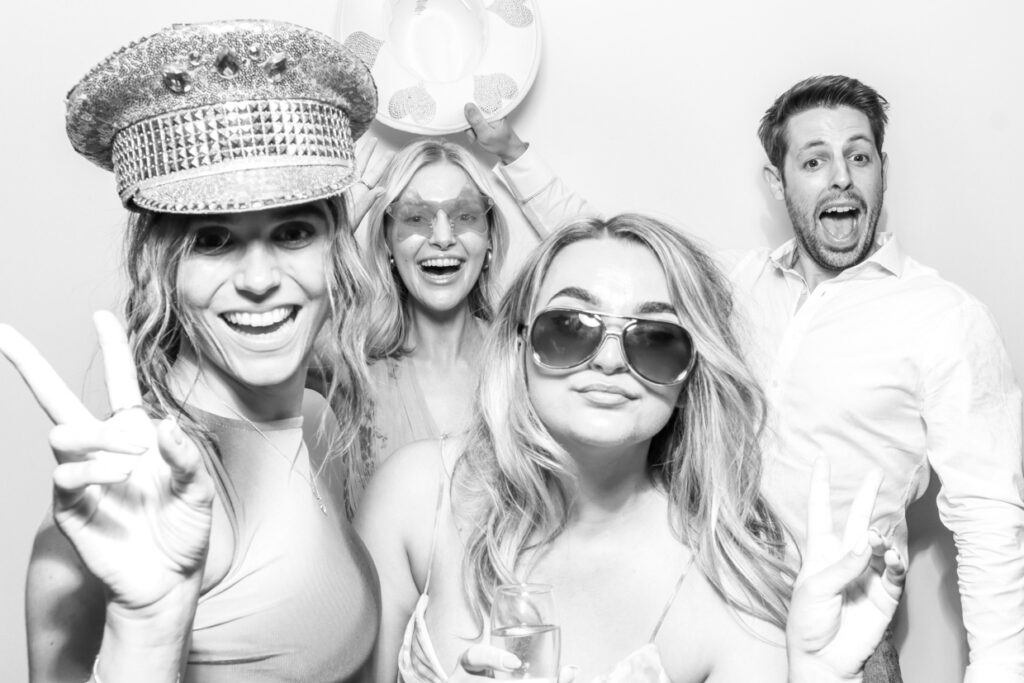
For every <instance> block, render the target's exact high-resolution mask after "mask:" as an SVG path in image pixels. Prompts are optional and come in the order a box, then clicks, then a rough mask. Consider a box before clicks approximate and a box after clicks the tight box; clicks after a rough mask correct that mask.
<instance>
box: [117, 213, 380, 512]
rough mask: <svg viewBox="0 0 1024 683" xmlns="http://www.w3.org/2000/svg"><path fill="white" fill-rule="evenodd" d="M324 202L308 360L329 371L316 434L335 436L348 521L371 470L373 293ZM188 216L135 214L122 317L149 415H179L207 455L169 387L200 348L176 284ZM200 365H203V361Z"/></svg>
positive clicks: (341, 224)
mask: <svg viewBox="0 0 1024 683" xmlns="http://www.w3.org/2000/svg"><path fill="white" fill-rule="evenodd" d="M321 201H322V202H323V203H324V204H325V206H326V207H327V209H328V215H330V216H331V217H332V219H333V221H332V222H333V226H332V230H331V244H330V249H329V250H328V252H327V256H326V258H325V262H324V270H325V272H326V273H327V275H328V278H327V283H328V302H329V314H328V318H327V320H326V322H325V323H324V325H323V327H322V328H321V329H320V333H319V335H318V338H317V343H316V344H315V352H314V353H315V358H314V359H312V361H311V362H312V363H315V364H319V365H321V366H323V367H325V368H328V369H329V371H327V372H325V373H324V376H325V377H327V378H328V384H327V387H326V392H325V393H326V397H327V401H328V403H329V404H330V405H331V407H332V409H333V415H330V414H329V413H326V412H325V414H324V415H323V417H322V419H321V424H320V426H319V431H320V433H321V434H330V435H331V438H330V443H329V444H328V450H329V457H330V458H341V459H342V462H343V465H344V467H343V468H342V470H343V472H344V476H345V482H344V491H345V494H346V495H345V506H346V512H347V514H348V516H349V517H351V515H352V513H353V512H354V505H355V501H356V499H357V496H358V493H359V492H361V491H362V489H363V487H364V486H365V480H366V479H367V478H368V476H369V472H370V467H371V466H372V449H371V446H370V444H369V443H368V435H367V432H366V425H367V424H368V423H369V415H370V414H371V411H372V402H371V400H370V398H369V397H370V396H371V392H370V390H369V382H370V380H369V376H368V374H367V370H366V356H365V348H366V336H367V330H368V324H367V306H368V301H369V298H370V291H371V289H370V285H369V280H368V277H367V275H366V270H365V268H364V267H363V264H362V261H361V259H360V257H359V252H358V248H357V245H356V243H355V240H354V238H353V237H352V231H351V230H350V229H349V226H348V220H347V214H346V213H345V210H344V207H343V204H342V203H341V200H340V199H338V198H334V199H329V200H321ZM188 218H189V217H188V216H183V215H176V214H163V213H154V212H149V211H140V212H136V213H133V214H132V216H131V218H130V219H129V225H128V234H127V237H126V245H125V247H126V253H125V264H126V269H127V274H128V293H127V297H126V301H125V306H124V313H125V320H126V322H127V328H128V330H127V331H128V338H129V343H130V345H131V348H132V354H133V358H134V361H135V367H136V368H137V370H138V376H139V386H140V388H141V390H142V392H143V394H144V395H145V396H147V401H148V402H149V404H150V407H151V409H152V410H153V411H154V412H156V413H159V414H162V415H175V416H177V417H179V419H180V420H181V422H182V427H183V428H185V430H186V431H187V432H189V434H190V435H191V436H192V437H193V438H195V439H197V440H198V441H200V442H201V443H203V444H205V445H206V447H207V449H208V450H209V449H212V448H213V447H214V446H213V444H212V440H211V439H210V437H209V434H208V433H207V431H206V430H205V429H204V428H203V427H202V426H201V425H199V424H198V423H197V422H195V421H194V420H192V419H191V418H189V417H188V413H187V412H186V411H185V409H184V408H185V407H184V405H183V404H182V401H181V398H180V397H176V396H175V395H174V393H173V392H172V391H171V389H170V386H169V382H168V374H169V372H170V370H171V366H172V365H173V364H174V361H175V360H176V359H177V358H178V354H179V353H180V351H181V349H182V346H183V344H184V343H186V342H187V343H189V344H190V345H191V347H192V348H193V349H195V350H196V353H199V349H200V348H201V346H200V345H199V344H197V343H196V341H197V339H196V336H195V332H194V330H193V329H192V328H193V326H192V325H191V324H190V322H189V316H188V315H186V314H185V312H184V311H183V310H182V307H181V293H180V283H179V280H178V272H179V268H180V265H181V261H182V259H183V258H184V257H185V256H186V255H187V254H188V253H189V252H190V250H191V249H192V243H193V238H192V237H191V236H190V235H189V231H188V229H187V226H188ZM199 361H200V363H202V362H204V359H203V358H201V357H200V359H199ZM335 417H336V418H337V420H338V425H339V429H337V430H333V429H330V430H329V429H327V420H328V419H334V418H335ZM327 461H328V460H327V459H325V461H324V465H326V463H327ZM332 470H333V468H332Z"/></svg>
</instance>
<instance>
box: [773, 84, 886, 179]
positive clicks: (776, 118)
mask: <svg viewBox="0 0 1024 683" xmlns="http://www.w3.org/2000/svg"><path fill="white" fill-rule="evenodd" d="M816 107H828V108H835V107H850V108H852V109H856V110H857V111H859V112H861V113H862V114H864V116H866V117H868V121H869V122H870V124H871V133H872V135H874V137H875V147H876V148H877V149H878V153H879V154H881V153H882V142H883V140H884V139H885V124H886V123H888V122H889V117H888V116H887V115H886V113H885V111H886V109H888V108H889V102H888V101H887V100H886V99H885V98H884V97H882V96H881V95H879V94H878V91H877V90H875V89H874V88H872V87H871V86H868V85H864V84H863V83H861V82H860V81H858V80H857V79H856V78H850V77H849V76H812V77H810V78H806V79H804V80H802V81H800V82H799V83H797V84H796V85H794V86H793V87H792V88H790V89H789V90H787V91H786V92H784V93H782V94H781V95H779V96H778V98H776V100H775V102H774V103H773V104H772V106H771V107H769V108H768V111H766V112H765V113H764V116H763V117H762V118H761V125H760V126H758V128H757V135H758V137H759V138H761V145H762V146H763V147H764V151H765V153H766V154H767V155H768V161H769V162H771V164H772V166H774V167H775V168H777V169H778V170H779V173H782V162H783V159H785V157H786V144H787V143H786V124H787V123H788V122H789V119H790V117H792V116H795V115H796V114H799V113H801V112H804V111H807V110H808V109H814V108H816Z"/></svg>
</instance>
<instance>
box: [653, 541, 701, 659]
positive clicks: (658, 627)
mask: <svg viewBox="0 0 1024 683" xmlns="http://www.w3.org/2000/svg"><path fill="white" fill-rule="evenodd" d="M692 566H693V557H691V558H690V559H689V561H688V562H687V563H686V566H685V567H683V573H682V574H680V575H679V579H678V580H677V581H676V586H675V588H673V589H672V595H670V596H669V598H668V603H666V605H665V609H663V610H661V616H660V617H658V623H657V624H655V625H654V630H653V631H651V637H650V639H649V640H648V641H647V642H648V643H653V642H654V639H655V638H657V637H658V631H660V630H661V625H662V624H663V623H665V617H667V616H668V611H669V610H670V609H672V603H674V602H675V601H676V596H677V595H679V589H680V588H682V586H683V580H684V579H686V575H687V574H689V573H690V567H692Z"/></svg>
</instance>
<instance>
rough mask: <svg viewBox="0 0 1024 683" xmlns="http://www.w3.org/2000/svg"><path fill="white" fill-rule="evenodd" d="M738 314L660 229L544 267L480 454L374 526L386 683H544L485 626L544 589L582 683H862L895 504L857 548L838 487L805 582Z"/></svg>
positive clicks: (434, 475)
mask: <svg viewBox="0 0 1024 683" xmlns="http://www.w3.org/2000/svg"><path fill="white" fill-rule="evenodd" d="M731 306H732V303H731V299H730V296H729V289H728V286H727V284H726V282H725V280H724V278H723V276H722V275H721V274H720V273H719V272H718V270H717V269H716V268H715V266H714V265H713V264H712V262H711V261H710V259H709V258H708V257H707V255H706V254H705V253H704V252H703V251H702V250H701V249H700V248H698V247H697V246H695V245H694V244H693V243H692V242H691V241H690V240H689V239H687V238H686V237H684V236H683V235H682V234H681V233H679V232H677V231H676V230H674V229H673V228H671V227H669V226H667V225H665V224H662V223H660V222H658V221H656V220H653V219H650V218H647V217H644V216H640V215H622V216H618V217H615V218H612V219H610V220H607V221H601V220H597V219H583V220H577V221H575V222H572V223H570V224H569V225H567V226H566V227H564V228H563V229H561V230H559V231H558V232H556V233H555V234H553V235H552V236H551V237H549V238H548V239H547V240H546V241H545V242H544V243H542V244H541V246H540V247H539V248H538V249H537V251H536V252H535V253H534V254H532V255H531V257H530V258H529V259H528V261H527V262H526V264H525V265H524V267H523V269H522V271H521V272H520V273H519V274H518V276H517V277H516V278H515V280H514V281H513V283H512V285H511V287H510V289H509V291H508V292H507V294H506V295H505V297H504V299H503V300H502V303H501V306H500V308H499V310H498V314H497V317H496V320H495V323H494V328H493V330H492V335H491V337H490V339H489V343H488V346H487V348H486V349H485V352H484V360H483V368H484V371H483V374H482V379H481V384H480V389H479V393H478V396H477V405H478V410H477V412H476V415H475V417H474V420H473V423H472V426H471V429H470V430H469V432H468V434H467V435H466V436H465V438H459V439H450V440H442V441H441V442H440V443H438V442H421V443H418V444H414V445H412V446H410V447H409V448H407V449H404V450H402V451H400V452H399V453H397V454H396V455H395V456H393V457H392V458H391V459H390V460H389V461H388V462H387V463H385V465H384V466H383V467H382V468H381V469H380V471H379V472H378V474H377V476H376V478H375V479H374V480H373V482H371V485H370V487H369V488H368V490H367V492H366V494H365V496H364V499H363V503H362V506H361V507H360V509H359V511H358V514H357V518H356V527H357V531H359V532H360V534H361V536H362V537H363V539H364V541H365V542H366V544H367V546H368V548H369V550H370V553H371V555H372V556H373V557H374V560H375V562H376V564H377V567H378V569H379V572H380V578H381V590H382V600H383V614H382V621H381V631H380V635H379V638H378V644H377V652H376V655H375V667H376V678H377V680H382V681H383V680H395V677H396V675H397V677H398V680H400V681H405V682H406V683H413V682H416V683H419V682H421V681H443V680H452V681H456V680H475V679H477V678H479V677H482V676H487V675H495V676H496V677H501V676H502V675H506V676H507V674H509V673H510V672H515V673H516V674H517V675H518V676H519V677H522V675H523V673H524V672H523V670H522V668H521V667H522V665H523V661H522V660H520V659H519V658H518V657H517V656H516V655H515V654H513V653H512V652H510V651H506V650H503V649H501V648H499V647H497V646H496V645H495V644H493V643H492V642H491V641H490V638H489V636H490V634H489V633H488V628H489V625H488V621H487V618H486V615H487V613H488V610H489V609H490V606H491V604H492V601H493V598H494V595H495V590H496V587H497V586H498V585H500V584H518V583H523V582H531V583H532V582H537V583H543V584H549V585H551V586H552V587H553V593H554V596H555V602H556V604H557V621H558V624H557V625H558V626H559V627H560V632H561V663H562V664H563V665H564V668H563V669H562V671H561V675H560V677H559V679H560V680H561V681H565V680H569V679H573V678H575V679H576V680H579V681H600V682H624V681H629V682H630V683H637V682H638V681H639V682H649V683H659V682H661V683H663V682H664V681H673V682H675V683H684V682H690V681H751V680H756V681H784V680H792V681H838V680H858V677H859V672H860V668H861V666H862V664H863V662H864V660H865V659H866V658H867V656H868V655H869V654H870V653H871V652H872V651H873V649H874V646H875V644H876V643H877V641H878V640H879V638H880V637H881V634H882V631H883V630H884V628H885V625H886V624H887V623H888V622H889V618H890V617H891V615H892V613H893V611H894V609H895V607H896V600H897V598H898V596H899V594H900V590H901V584H902V575H903V567H902V563H901V560H900V559H899V557H898V555H896V554H895V553H894V552H891V551H889V550H888V549H886V548H885V547H884V544H883V542H882V541H881V539H879V538H877V537H875V536H874V535H872V534H869V532H868V531H867V519H868V518H869V516H870V510H871V505H872V502H873V494H874V489H873V488H872V487H874V488H877V485H878V482H879V480H878V478H877V477H872V478H870V480H869V481H868V482H866V485H865V488H864V491H863V492H862V493H861V494H860V496H859V497H858V502H857V503H856V504H855V506H854V510H853V511H852V512H851V515H850V517H849V520H848V524H847V531H846V534H845V537H844V538H843V539H842V540H840V539H839V538H838V537H837V536H836V535H835V534H834V532H833V530H832V522H831V518H830V506H829V503H828V500H829V499H828V495H829V494H828V483H827V477H828V475H827V471H825V470H819V471H818V472H817V473H816V477H815V484H814V487H813V491H812V501H811V506H810V507H811V509H812V511H813V512H814V515H815V517H814V521H813V524H812V530H813V533H812V535H813V536H814V543H813V545H812V547H811V548H810V549H809V552H808V555H807V557H805V558H804V564H803V569H802V573H801V574H800V576H799V577H795V576H794V575H795V571H794V570H793V569H791V568H790V567H789V566H788V565H787V564H786V561H785V559H784V549H785V534H786V532H785V530H784V529H783V528H782V527H781V525H780V523H779V522H778V521H777V519H776V517H775V515H774V513H773V512H772V510H771V509H770V508H769V507H768V505H767V504H766V503H765V502H764V499H763V498H762V497H761V495H760V493H759V478H760V472H761V461H760V449H759V445H758V443H759V440H758V436H759V432H760V430H761V425H762V421H763V418H764V399H763V396H762V394H761V392H760V390H759V389H758V387H757V385H756V384H755V383H754V382H753V381H752V380H751V378H750V372H749V370H748V368H747V367H746V365H745V363H744V362H743V360H742V359H741V357H740V355H739V349H738V345H737V342H736V339H735V336H734V333H733V330H732V329H731V328H730V324H729V314H730V309H731ZM794 580H795V581H796V586H797V588H796V590H795V592H794V589H793V586H794ZM791 603H792V611H791ZM787 620H788V632H787ZM549 680H553V679H550V677H549Z"/></svg>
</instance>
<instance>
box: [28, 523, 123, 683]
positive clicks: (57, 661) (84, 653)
mask: <svg viewBox="0 0 1024 683" xmlns="http://www.w3.org/2000/svg"><path fill="white" fill-rule="evenodd" d="M105 618H106V598H105V596H104V590H103V584H102V583H100V582H99V581H98V580H97V579H96V578H95V577H94V576H93V575H92V574H91V573H90V572H89V570H88V569H86V568H85V566H84V565H83V564H82V562H81V560H79V558H78V554H77V553H76V552H75V549H74V548H73V547H72V546H71V544H70V543H69V542H68V540H67V539H66V538H65V537H64V535H63V534H62V533H61V532H60V529H58V528H57V526H56V525H55V524H54V522H53V519H52V517H50V515H47V517H46V519H45V520H44V521H43V523H42V525H41V526H40V527H39V531H38V532H37V533H36V538H35V542H34V544H33V546H32V555H31V557H30V559H29V565H28V576H27V579H26V583H25V623H26V629H27V636H28V654H29V671H30V676H31V680H32V681H33V682H34V683H45V682H49V681H68V680H72V681H74V680H82V681H84V680H86V679H87V678H89V675H90V672H91V671H92V664H93V660H94V659H95V658H96V654H97V653H98V652H99V648H100V641H101V639H102V637H103V624H104V620H105Z"/></svg>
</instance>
